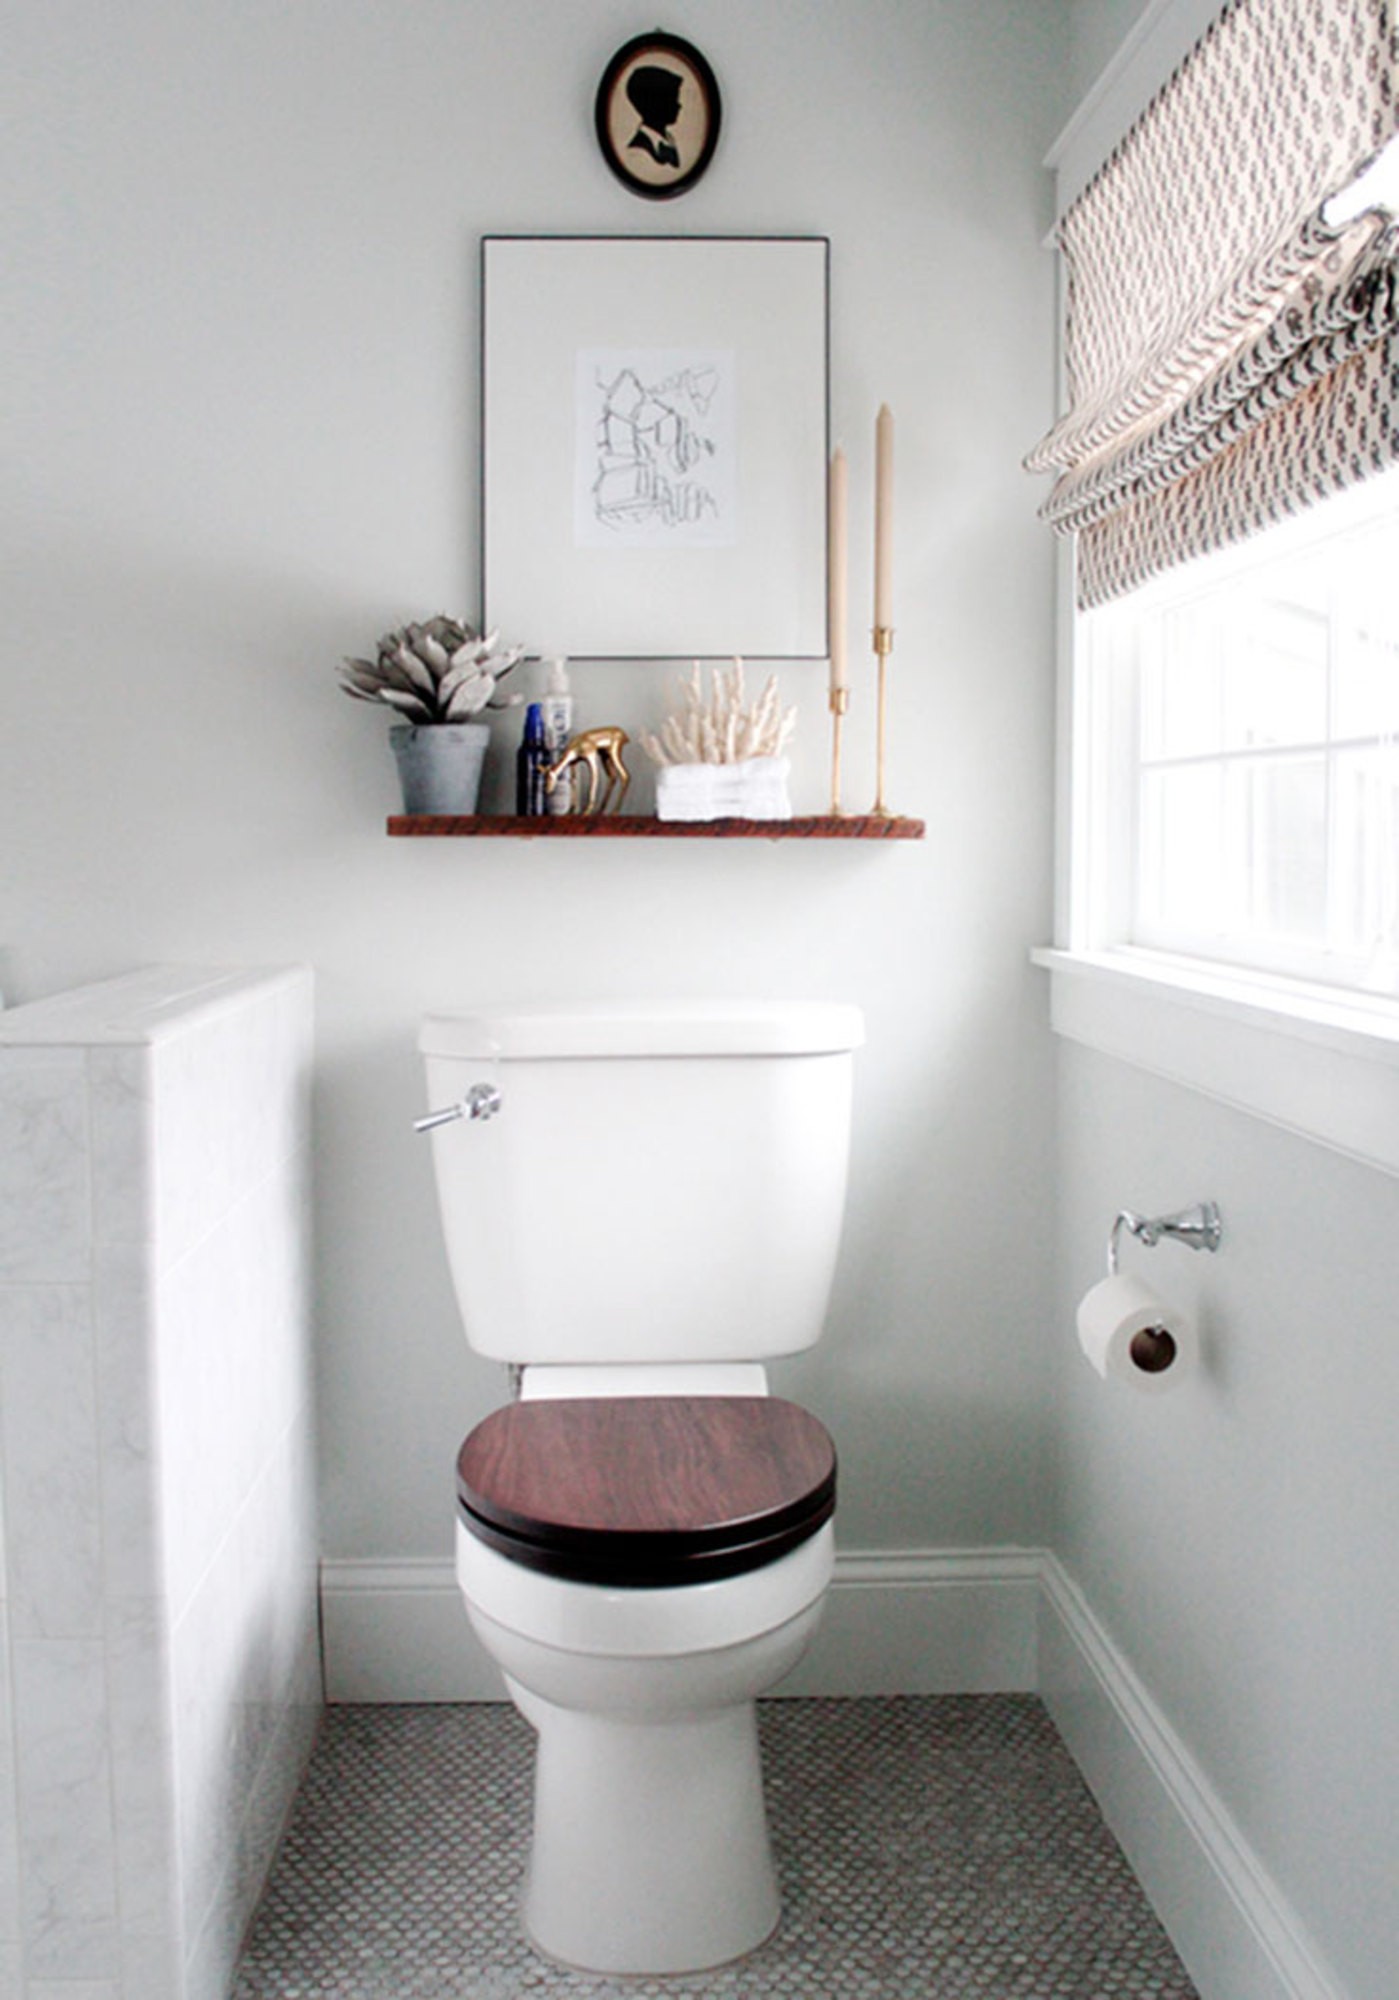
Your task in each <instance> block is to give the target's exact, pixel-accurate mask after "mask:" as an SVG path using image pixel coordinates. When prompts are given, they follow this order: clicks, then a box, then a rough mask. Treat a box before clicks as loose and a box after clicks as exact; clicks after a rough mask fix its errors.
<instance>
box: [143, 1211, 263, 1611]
mask: <svg viewBox="0 0 1399 2000" xmlns="http://www.w3.org/2000/svg"><path fill="white" fill-rule="evenodd" d="M238 1253H239V1245H238V1243H237V1242H236V1240H235V1239H234V1237H233V1236H232V1235H231V1234H230V1232H229V1231H228V1230H227V1229H220V1230H216V1231H215V1232H214V1234H213V1235H211V1236H208V1237H206V1238H205V1239H204V1241H203V1242H201V1243H200V1244H199V1245H198V1246H197V1247H196V1248H194V1249H193V1250H191V1251H190V1252H189V1254H188V1255H187V1256H185V1257H184V1258H183V1259H182V1260H181V1261H180V1263H179V1264H178V1265H177V1266H176V1267H175V1268H174V1269H173V1270H171V1271H169V1272H168V1273H167V1274H166V1275H165V1276H164V1277H163V1278H162V1279H161V1280H160V1283H159V1287H158V1294H157V1303H156V1329H157V1332H156V1344H157V1409H158V1417H157V1425H158V1437H159V1477H160V1513H161V1536H162V1542H163V1546H164V1552H165V1576H166V1588H167V1591H168V1594H169V1601H170V1610H171V1615H172V1617H173V1618H175V1619H179V1618H182V1617H183V1616H184V1614H185V1612H186V1609H187V1608H188V1606H189V1604H190V1602H191V1599H192V1598H193V1596H194V1594H195V1592H196V1591H197V1590H198V1589H199V1588H200V1586H201V1582H202V1579H203V1578H204V1576H205V1574H206V1572H207V1570H208V1568H209V1566H210V1564H211V1563H212V1562H213V1561H214V1560H215V1558H216V1557H217V1555H218V1552H219V1549H220V1546H221V1544H222V1543H223V1541H224V1538H225V1537H226V1536H227V1534H228V1533H229V1530H230V1529H231V1527H232V1525H233V1522H234V1520H235V1518H236V1516H237V1512H238V1507H239V1504H240V1501H241V1499H242V1495H241V1494H240V1492H239V1490H238V1468H239V1458H240V1456H241V1453H240V1449H239V1446H238V1443H237V1440H238V1439H239V1437H240V1435H241V1433H242V1432H243V1430H244V1428H245V1426H246V1424H247V1421H248V1419H247V1407H248V1404H249V1402H250V1401H251V1400H252V1399H254V1398H255V1397H256V1396H257V1395H258V1393H259V1391H258V1388H257V1385H256V1383H255V1381H254V1380H253V1379H252V1370H251V1369H250V1367H249V1366H248V1364H247V1359H246V1349H247V1346H248V1341H249V1335H248V1325H249V1303H248V1301H249V1297H250V1294H251V1293H252V1291H253V1290H254V1289H255V1287H256V1284H257V1278H256V1274H255V1273H254V1272H252V1271H251V1270H250V1269H249V1267H248V1264H247V1261H246V1259H245V1258H243V1257H241V1256H240V1255H239V1254H238Z"/></svg>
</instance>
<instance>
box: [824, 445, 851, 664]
mask: <svg viewBox="0 0 1399 2000" xmlns="http://www.w3.org/2000/svg"><path fill="white" fill-rule="evenodd" d="M849 518H850V515H849V499H848V491H847V477H846V470H845V453H844V452H843V451H842V450H841V448H840V446H839V445H837V446H836V448H835V450H834V451H833V452H832V454H831V478H830V492H829V496H828V508H827V543H826V616H827V620H828V622H829V624H830V646H831V688H832V690H833V691H834V690H835V689H837V688H843V687H845V686H846V685H847V681H848V678H849V676H848V670H847V662H846V652H845V630H846V626H847V625H848V624H849V622H850V589H849V579H848V575H847V570H848V555H847V548H846V543H847V529H848V523H849Z"/></svg>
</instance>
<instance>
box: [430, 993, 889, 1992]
mask: <svg viewBox="0 0 1399 2000" xmlns="http://www.w3.org/2000/svg"><path fill="white" fill-rule="evenodd" d="M862 1040H863V1024H862V1020H861V1016H860V1014H859V1012H858V1011H857V1010H856V1009H854V1008H852V1007H844V1006H837V1005H797V1004H753V1005H718V1004H707V1005H695V1006H675V1005H668V1006H660V1005H658V1006H655V1007H650V1008H634V1009H626V1008H620V1007H593V1008H578V1009H569V1010H562V1009H559V1010H552V1011H547V1012H546V1011H535V1012H501V1013H477V1014H470V1015H466V1014H463V1015H448V1014H439V1015H434V1016H432V1017H431V1018H429V1019H428V1020H426V1021H425V1022H424V1023H423V1026H422V1031H421V1034H420V1036H419V1048H420V1050H421V1052H422V1054H423V1056H424V1058H425V1063H426V1070H427V1087H428V1095H429V1102H430V1104H431V1105H432V1106H434V1107H436V1108H435V1109H434V1110H433V1111H432V1112H431V1113H430V1114H429V1116H428V1117H427V1118H425V1119H423V1120H421V1121H419V1122H420V1125H421V1126H422V1127H423V1128H425V1129H430V1130H431V1132H432V1145H433V1157H434V1165H435V1170H436V1179H437V1190H438V1197H439V1202H440V1207H441V1213H442V1224H443V1231H444V1235H445V1238H446V1245H447V1253H448V1261H449V1264H450V1267H451V1272H452V1277H453V1281H454V1285H455V1289H456V1294H457V1300H458V1303H459V1306H460V1309H461V1315H462V1320H463V1324H464V1327H465V1331H466V1336H467V1340H468V1341H469V1343H470V1344H471V1346H472V1347H473V1348H474V1349H475V1350H476V1351H477V1352H478V1353H480V1354H482V1355H486V1356H488V1357H491V1358H493V1359H495V1360H498V1361H501V1362H504V1363H507V1364H508V1365H509V1367H510V1369H511V1374H512V1380H513V1383H514V1386H515V1390H516V1394H515V1397H514V1399H513V1400H512V1401H510V1402H508V1403H506V1404H505V1405H504V1406H503V1407H502V1408H500V1409H497V1410H495V1411H493V1412H492V1414H491V1415H489V1416H488V1417H486V1418H485V1419H484V1421H483V1422H481V1423H480V1424H478V1425H477V1426H476V1428H475V1429H474V1430H473V1431H472V1432H471V1434H470V1435H469V1436H468V1437H467V1438H466V1440H465V1442H464V1443H463V1445H462V1447H461V1452H460V1455H459V1457H458V1461H457V1518H456V1570H457V1579H458V1582H459V1584H460V1587H461V1590H462V1594H463V1597H464V1599H465V1603H466V1609H467V1614H468V1616H469V1618H470V1621H471V1624H472V1626H473V1628H474V1630H475V1632H476V1634H477V1636H478V1637H479V1639H480V1641H481V1643H482V1644H483V1646H484V1647H485V1648H486V1650H487V1651H488V1652H489V1653H490V1655H491V1656H492V1658H493V1659H494V1660H495V1661H496V1663H497V1665H498V1666H499V1667H500V1669H501V1671H502V1673H503V1675H504V1678H505V1684H506V1687H507V1689H508V1691H509V1694H510V1696H511V1699H512V1700H513V1701H514V1702H515V1704H516V1706H517V1707H518V1708H519V1710H520V1712H521V1713H522V1714H523V1715H524V1716H525V1717H526V1719H527V1720H528V1721H529V1722H530V1723H531V1724H532V1726H533V1728H534V1730H535V1732H536V1736H537V1741H536V1746H535V1784H534V1827H533V1838H532V1844H531V1851H530V1860H529V1866H528V1871H527V1875H526V1882H525V1888H524V1896H523V1918H524V1925H525V1930H526V1932H527V1934H528V1936H529V1938H530V1940H531V1942H532V1943H533V1944H534V1945H535V1946H536V1948H537V1949H538V1950H540V1951H541V1952H543V1953H544V1954H545V1955H546V1956H548V1957H550V1958H554V1959H557V1960H560V1961H561V1962H563V1963H565V1964H568V1965H572V1966H576V1967H579V1968H581V1969H583V1970H586V1971H590V1972H599V1973H612V1974H632V1975H641V1974H663V1973H681V1972H693V1971H699V1970H702V1969H704V1968H706V1967H712V1966H716V1965H720V1964H724V1963H726V1962H727V1961H729V1960H732V1959H736V1958H739V1957H741V1956H743V1955H744V1954H745V1953H746V1952H749V1951H751V1950H753V1949H754V1947H756V1946H757V1945H759V1944H761V1943H762V1942H763V1941H764V1939H765V1938H767V1937H768V1936H769V1935H770V1934H771V1933H772V1931H773V1930H774V1929H775V1927H776V1925H777V1922H778V1918H779V1914H780V1911H779V1901H778V1890H777V1881H776V1876H775V1873H774V1869H773V1864H772V1857H771V1853H770V1851H769V1844H768V1834H767V1824H766V1817H765V1813H764V1807H763V1790H762V1772H761V1767H760V1763H759V1756H758V1740H757V1727H756V1715H755V1710H754V1701H755V1699H756V1697H757V1696H758V1695H760V1694H762V1693H764V1692H765V1691H766V1690H768V1689H769V1688H771V1687H773V1686H774V1685H775V1684H776V1683H777V1682H778V1681H779V1680H780V1679H781V1678H782V1676H783V1675H784V1674H786V1673H787V1672H788V1671H789V1670H790V1669H791V1667H792V1666H794V1665H795V1663H796V1661H797V1660H798V1659H799V1658H800V1656H801V1654H802V1652H803V1650H804V1649H805V1647H806V1645H807V1644H808V1642H809V1640H810V1638H811V1635H812V1633H813V1631H814V1630H815V1628H816V1624H817V1622H818V1620H819V1617H820V1614H821V1607H822V1602H823V1599H824V1596H825V1592H826V1589H827V1586H828V1584H829V1582H830V1577H831V1569H832V1562H833V1553H834V1544H833V1529H832V1516H833V1513H834V1510H835V1486H836V1460H835V1449H834V1446H833V1445H832V1442H831V1439H830V1438H829V1436H828V1435H827V1433H826V1431H825V1429H824V1428H823V1426H822V1425H821V1424H820V1423H819V1422H818V1421H817V1419H816V1418H815V1417H814V1416H812V1415H811V1414H810V1413H809V1412H807V1411H805V1410H803V1409H801V1408H800V1407H799V1406H798V1405H797V1404H795V1403H793V1402H791V1401H789V1400H787V1399H785V1398H783V1397H779V1396H773V1395H771V1394H769V1389H768V1380H767V1374H766V1367H765V1364H766V1363H767V1362H768V1361H770V1360H774V1359H776V1358H778V1357H779V1356H782V1355H788V1354H794V1353H797V1352H799V1351H801V1350H802V1349H804V1348H807V1347H810V1346H812V1345H813V1344H814V1343H815V1341H816V1340H817V1339H818V1338H819V1336H820V1333H821V1328H822V1321H823V1318H824V1315H825V1310H826V1305H827V1300H828V1296H829V1292H830V1285H831V1278H832V1274H833V1272H834V1268H835V1260H836V1253H837V1249H838V1246H839V1239H840V1230H841V1221H842V1215H843V1211H844V1203H845V1186H846V1171H847V1162H848V1154H849V1137H850V1104H851V1078H852V1068H853V1061H852V1056H853V1051H854V1050H855V1049H856V1048H857V1047H858V1046H859V1045H860V1043H861V1041H862Z"/></svg>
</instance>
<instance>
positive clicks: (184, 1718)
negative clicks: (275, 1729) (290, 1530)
mask: <svg viewBox="0 0 1399 2000" xmlns="http://www.w3.org/2000/svg"><path fill="white" fill-rule="evenodd" d="M242 1595H243V1589H242V1576H241V1569H240V1565H239V1563H238V1558H237V1550H236V1549H235V1547H234V1545H233V1544H232V1543H230V1544H229V1546H228V1547H227V1548H226V1549H225V1550H223V1551H222V1552H221V1553H220V1557H219V1560H218V1561H217V1562H215V1563H214V1564H213V1565H212V1566H211V1568H210V1569H209V1571H208V1573H207V1575H206V1576H205V1578H204V1580H203V1582H202V1583H201V1585H200V1587H199V1590H198V1592H197V1594H196V1596H195V1598H194V1600H193V1601H192V1603H191V1604H190V1605H189V1607H188V1608H187V1609H186V1611H185V1613H184V1615H183V1617H182V1618H181V1619H180V1621H179V1623H178V1624H177V1625H176V1626H175V1628H174V1631H173V1633H172V1635H171V1642H170V1664H171V1678H172V1687H173V1694H174V1700H173V1728H174V1736H175V1782H176V1843H177V1854H178V1870H179V1884H180V1912H179V1918H180V1933H181V1935H182V1937H183V1938H184V1940H185V1948H186V1951H187V1952H188V1950H189V1949H190V1946H191V1941H192V1940H193V1939H194V1938H195V1937H197V1936H198V1934H199V1933H200V1931H201V1930H202V1929H203V1926H204V1923H205V1920H206V1919H207V1917H208V1914H209V1911H210V1908H211V1907H212V1904H213V1901H214V1898H215V1896H216V1894H217V1893H218V1887H219V1882H220V1878H221V1876H222V1875H223V1872H224V1870H225V1868H226V1867H227V1866H228V1864H229V1862H230V1860H231V1857H232V1855H233V1852H234V1847H235V1843H236V1840H237V1835H238V1826H239V1821H240V1819H241V1816H242V1803H243V1802H242V1800H241V1798H240V1797H239V1792H238V1779H239V1771H240V1767H241V1762H240V1760H242V1759H243V1758H244V1757H245V1756H246V1748H245V1742H244V1738H243V1735H242V1722H243V1718H242V1716H241V1714H240V1696H241V1690H242V1687H243V1685H244V1681H245V1677H246V1674H247V1645H248V1638H249V1634H248V1632H247V1629H246V1621H245V1618H244V1616H243V1611H242V1604H241V1599H242Z"/></svg>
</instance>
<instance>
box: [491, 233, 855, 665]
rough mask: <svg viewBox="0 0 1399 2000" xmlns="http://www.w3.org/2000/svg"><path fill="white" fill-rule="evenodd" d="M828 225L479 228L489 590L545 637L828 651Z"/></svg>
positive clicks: (607, 650) (553, 644) (695, 651)
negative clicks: (635, 232) (818, 230)
mask: <svg viewBox="0 0 1399 2000" xmlns="http://www.w3.org/2000/svg"><path fill="white" fill-rule="evenodd" d="M829 253H830V246H829V244H828V242H827V241H826V239H825V238H824V237H778V238H771V237H704V236H696V237H655V236H651V237H646V236H633V237H614V236H590V237H589V236H573V237H564V236H488V237H486V238H485V239H484V240H483V242H482V253H481V254H482V342H481V364H482V398H481V403H482V409H481V446H482V448H481V466H482V495H481V524H482V560H481V576H482V598H483V606H484V615H485V618H486V622H487V625H488V627H490V626H499V627H500V628H501V630H502V631H507V632H509V633H510V634H511V635H512V637H513V638H518V639H520V640H522V641H523V642H524V643H525V645H526V646H527V648H528V650H529V651H530V652H531V653H540V654H550V653H562V654H568V655H571V656H572V657H574V658H576V659H587V658H595V659H691V658H721V657H726V656H728V655H731V654H734V653H742V654H744V655H745V656H746V657H749V658H753V659H761V658H773V659H793V658H810V659H824V658H825V657H826V655H827V640H826V485H827V480H826V465H827V458H828V418H827V406H828V388H827V375H828V364H827V350H828V332H827V328H828V270H829V261H830V255H829Z"/></svg>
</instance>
